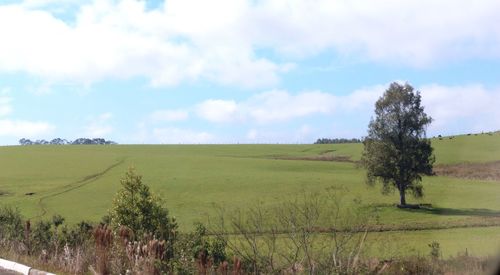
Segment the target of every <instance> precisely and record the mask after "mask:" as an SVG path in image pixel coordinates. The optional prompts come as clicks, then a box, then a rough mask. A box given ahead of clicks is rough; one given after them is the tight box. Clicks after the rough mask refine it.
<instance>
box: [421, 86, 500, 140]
mask: <svg viewBox="0 0 500 275" xmlns="http://www.w3.org/2000/svg"><path fill="white" fill-rule="evenodd" d="M420 90H421V91H422V102H423V105H424V106H425V108H426V111H427V112H428V113H429V114H430V115H431V116H432V118H433V119H434V122H433V123H432V125H431V130H433V131H434V132H439V131H446V130H447V129H450V128H451V127H452V126H454V127H455V128H457V130H456V131H460V132H461V133H465V132H466V131H467V132H470V131H492V130H500V108H499V107H498V106H499V103H500V87H496V88H490V89H488V88H485V87H484V86H482V85H465V86H443V85H437V84H432V85H426V86H422V87H421V88H420Z"/></svg>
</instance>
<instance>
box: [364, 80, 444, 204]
mask: <svg viewBox="0 0 500 275" xmlns="http://www.w3.org/2000/svg"><path fill="white" fill-rule="evenodd" d="M431 122H432V118H431V117H430V116H428V115H427V114H426V113H425V112H424V107H423V106H422V105H421V96H420V92H418V91H415V90H414V88H413V87H412V86H411V85H409V84H404V85H401V84H399V83H392V84H390V86H389V88H388V89H387V90H386V91H385V93H384V95H383V96H382V97H381V98H380V99H379V100H378V101H377V102H376V104H375V118H372V120H371V122H370V124H369V126H368V136H367V137H366V138H365V140H364V141H363V144H364V151H363V155H362V159H361V163H362V165H363V166H364V167H365V168H366V169H367V183H368V184H371V185H373V184H375V183H376V182H381V183H382V191H383V193H384V194H386V193H388V192H390V191H392V190H394V189H396V190H398V191H399V195H400V206H402V207H405V206H406V192H407V191H410V192H411V193H412V194H413V195H414V196H415V197H422V196H423V187H422V184H421V182H422V176H423V175H431V174H432V165H433V163H434V160H435V159H434V156H433V148H432V146H431V143H430V140H429V139H427V137H426V127H427V126H428V125H429V124H430V123H431Z"/></svg>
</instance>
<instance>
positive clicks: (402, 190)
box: [399, 187, 406, 206]
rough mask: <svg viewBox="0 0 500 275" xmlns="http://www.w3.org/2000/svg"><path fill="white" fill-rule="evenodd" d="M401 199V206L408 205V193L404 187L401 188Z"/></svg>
mask: <svg viewBox="0 0 500 275" xmlns="http://www.w3.org/2000/svg"><path fill="white" fill-rule="evenodd" d="M399 200H400V205H401V206H406V193H405V190H404V188H402V187H400V188H399Z"/></svg>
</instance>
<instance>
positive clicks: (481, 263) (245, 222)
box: [0, 170, 496, 275]
mask: <svg viewBox="0 0 500 275" xmlns="http://www.w3.org/2000/svg"><path fill="white" fill-rule="evenodd" d="M122 186H123V189H122V190H120V191H119V192H118V194H117V196H116V198H115V200H114V202H113V207H112V209H111V210H110V216H109V218H108V219H104V220H108V221H110V224H105V223H101V224H90V223H88V222H80V223H78V224H76V225H72V226H69V225H66V224H65V223H64V222H65V219H64V218H63V217H61V216H58V215H55V216H53V217H52V219H50V220H48V221H38V222H36V223H34V224H32V223H31V222H30V221H25V219H24V218H23V217H22V216H21V214H20V213H19V211H17V210H15V209H12V208H0V257H2V258H8V259H11V260H16V261H20V262H22V263H25V264H28V265H31V266H35V267H37V268H39V269H45V270H49V271H52V272H56V273H70V274H88V273H94V274H152V275H156V274H449V273H450V272H451V273H452V274H454V273H465V274H484V273H488V272H490V271H491V270H493V269H492V268H494V265H495V264H496V262H495V260H496V259H492V258H477V257H471V256H469V255H467V254H464V255H461V256H458V257H455V258H452V259H448V260H443V259H441V256H440V255H441V253H440V249H441V248H440V245H439V243H436V242H434V243H432V244H430V245H429V249H430V253H429V256H427V257H401V258H396V259H385V260H380V259H374V258H370V257H367V256H366V255H365V254H364V252H365V250H366V246H367V244H366V242H365V240H366V238H367V235H368V234H369V232H370V227H369V225H370V224H373V223H374V221H373V219H375V218H376V213H373V212H372V211H370V210H367V209H366V208H362V207H360V206H361V202H360V201H359V200H354V201H352V202H345V201H344V199H343V191H344V190H338V189H331V190H328V191H327V192H325V193H323V194H311V193H307V192H304V193H303V194H302V196H300V197H294V198H289V199H286V200H284V202H282V203H277V204H274V205H273V206H272V207H263V206H262V205H259V204H256V205H255V206H254V207H250V208H245V209H231V210H230V211H226V210H225V209H223V208H220V215H219V216H218V217H217V218H216V219H211V223H209V224H208V226H204V225H202V224H197V225H196V229H195V230H194V231H193V232H190V233H182V232H177V224H176V223H175V221H174V220H173V219H171V218H169V216H168V211H167V209H166V208H165V207H164V206H163V205H162V203H161V201H159V200H158V199H156V198H154V196H152V194H151V193H150V191H149V188H148V187H147V186H146V185H144V184H143V183H142V179H141V177H140V176H138V175H136V174H135V171H134V170H129V171H128V172H127V174H126V176H125V178H124V179H123V180H122Z"/></svg>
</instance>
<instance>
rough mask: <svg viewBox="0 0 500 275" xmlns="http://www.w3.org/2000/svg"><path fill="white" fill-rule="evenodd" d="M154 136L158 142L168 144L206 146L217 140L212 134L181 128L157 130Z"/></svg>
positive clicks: (153, 132)
mask: <svg viewBox="0 0 500 275" xmlns="http://www.w3.org/2000/svg"><path fill="white" fill-rule="evenodd" d="M152 136H153V138H154V140H155V141H156V142H160V143H167V144H178V143H182V144H198V143H200V144H205V143H213V142H215V140H216V139H215V136H214V135H212V134H210V133H207V132H199V131H193V130H189V129H180V128H155V129H153V131H152Z"/></svg>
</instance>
